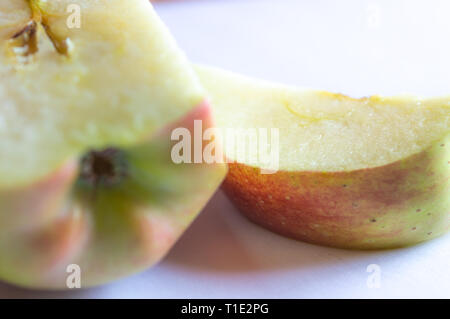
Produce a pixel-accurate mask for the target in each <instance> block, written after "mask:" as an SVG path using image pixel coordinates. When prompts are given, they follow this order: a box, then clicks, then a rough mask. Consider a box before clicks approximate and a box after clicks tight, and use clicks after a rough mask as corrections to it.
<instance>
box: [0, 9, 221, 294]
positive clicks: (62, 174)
mask: <svg viewBox="0 0 450 319" xmlns="http://www.w3.org/2000/svg"><path fill="white" fill-rule="evenodd" d="M74 4H75V5H78V6H79V8H80V9H81V11H80V13H81V23H82V26H81V28H76V27H75V28H70V27H68V24H67V23H66V22H67V20H68V18H69V15H70V14H73V13H68V11H67V6H68V5H74ZM0 101H1V105H2V107H1V111H0V118H1V119H2V121H1V123H2V124H1V125H0V135H1V139H0V144H1V147H0V174H1V175H2V179H1V180H0V227H1V231H0V279H2V280H5V281H7V282H10V283H13V284H16V285H20V286H25V287H32V288H48V289H65V288H68V287H70V285H68V282H69V281H70V280H71V278H72V277H71V276H70V275H71V274H75V273H72V272H73V269H77V267H79V268H78V269H79V270H80V273H79V275H80V277H79V278H80V284H81V287H89V286H94V285H99V284H104V283H107V282H109V281H112V280H114V279H117V278H121V277H123V276H126V275H130V274H132V273H135V272H138V271H142V270H144V269H146V268H147V267H149V266H151V265H153V264H154V263H156V262H158V261H159V260H161V258H162V257H163V256H164V255H165V254H166V253H167V251H168V250H169V249H170V247H171V246H172V245H173V244H174V243H175V241H176V240H177V239H178V238H179V236H180V235H181V233H182V232H183V231H184V229H186V227H188V225H189V224H190V223H191V222H192V220H193V219H194V218H195V217H196V215H197V214H198V213H199V212H200V210H201V209H202V207H203V206H204V205H205V204H206V202H207V201H208V200H209V198H210V197H211V196H212V194H213V193H214V192H215V190H216V188H217V187H218V186H219V185H220V183H221V181H222V179H223V177H224V176H225V173H226V167H225V166H224V165H223V164H206V163H204V162H202V163H198V164H195V165H194V164H175V163H174V162H173V161H172V159H171V149H172V147H173V145H174V143H175V142H173V141H172V140H171V132H172V130H174V129H175V128H185V129H187V130H188V131H190V132H193V130H194V121H195V120H201V121H202V124H203V125H202V127H203V129H207V128H208V127H211V126H212V125H213V122H212V115H211V109H210V106H209V104H208V103H207V102H206V100H205V93H204V91H203V89H202V87H201V85H200V82H199V81H198V79H197V77H196V76H195V73H194V72H193V70H192V68H191V66H190V65H189V63H188V62H187V61H186V59H185V57H184V55H183V53H182V52H180V50H179V49H178V48H177V46H176V44H175V42H174V40H173V39H172V37H171V35H170V34H169V32H168V31H167V29H166V28H165V27H164V25H163V24H162V23H161V21H160V20H159V18H158V17H157V16H156V14H155V13H154V11H153V9H152V7H151V5H150V3H149V2H148V1H147V0H127V1H122V0H109V1H107V0H100V1H87V0H76V1H73V0H70V1H69V0H67V1H65V0H63V1H41V0H30V1H25V0H24V1H17V0H10V1H2V3H1V4H0ZM192 135H194V134H192ZM74 265H75V266H76V267H75V268H74ZM69 284H70V282H69Z"/></svg>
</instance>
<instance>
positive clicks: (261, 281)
mask: <svg viewBox="0 0 450 319" xmlns="http://www.w3.org/2000/svg"><path fill="white" fill-rule="evenodd" d="M156 9H157V11H158V12H159V14H160V15H161V17H162V19H163V20H164V21H165V22H166V23H167V24H168V26H169V28H170V29H171V30H172V32H173V33H174V35H175V36H176V37H177V40H178V42H179V45H180V46H181V47H182V48H183V49H184V50H185V51H186V53H187V55H188V56H189V58H190V59H192V60H193V61H195V62H200V63H208V64H214V65H217V66H221V67H224V68H227V69H230V70H233V71H238V72H241V73H244V74H248V75H253V76H257V77H261V78H264V79H267V80H274V81H279V82H284V83H287V84H294V85H300V86H310V87H316V88H322V89H327V90H330V91H335V92H341V93H346V94H350V95H352V96H355V97H357V96H365V95H371V94H397V93H405V92H410V93H415V94H420V95H441V94H450V2H449V1H445V0H442V1H430V0H427V1H425V0H424V1H412V0H405V1H400V0H386V1H380V0H377V1H366V0H364V1H361V0H340V1H337V0H319V1H317V0H315V1H313V0H309V1H307V0H303V1H302V0H203V1H201V0H184V1H173V2H169V3H162V4H158V5H157V6H156ZM370 264H377V265H379V266H380V268H381V287H380V288H378V289H370V288H368V286H367V283H366V282H367V278H368V276H369V275H370V274H369V273H367V272H366V269H367V266H368V265H370ZM449 269H450V235H447V236H444V237H441V238H438V239H436V240H433V241H431V242H428V243H425V244H421V245H418V246H415V247H409V248H405V249H398V250H390V251H376V252H361V251H346V250H339V249H331V248H324V247H319V246H314V245H309V244H305V243H301V242H297V241H294V240H290V239H286V238H283V237H281V236H278V235H275V234H272V233H270V232H268V231H266V230H264V229H262V228H259V227H257V226H255V225H253V224H251V223H250V222H248V221H247V220H246V219H245V218H243V217H242V216H241V215H239V213H238V212H237V211H236V210H235V209H234V208H233V207H232V206H231V204H230V202H229V201H228V200H227V199H226V197H225V196H224V195H223V194H222V193H221V192H219V193H218V194H217V195H216V196H215V197H214V198H213V199H212V200H211V202H210V203H209V205H208V206H207V207H206V209H205V210H204V211H203V212H202V213H201V215H200V216H199V218H198V219H197V220H196V221H195V222H194V224H193V225H192V227H191V228H189V230H188V231H187V232H186V233H185V235H184V236H183V237H182V238H181V239H180V240H179V242H178V243H177V245H176V246H175V247H174V249H173V250H172V251H171V252H170V253H169V255H168V256H167V257H166V258H165V260H164V261H163V262H161V263H160V264H159V265H157V266H156V267H154V268H152V269H149V270H148V271H146V272H144V273H141V274H138V275H135V276H132V277H129V278H126V279H123V280H121V281H118V282H115V283H113V284H110V285H106V286H103V287H100V288H95V289H89V290H78V291H70V292H36V291H27V290H22V289H18V288H15V287H11V286H8V285H5V284H0V298H7V297H25V298H27V297H29V298H35V297H45V298H52V297H62V298H80V297H87V298H110V297H111V298H141V297H143V298H169V297H170V298H216V297H220V298H278V297H280V298H291V297H292V298H320V297H322V298H348V297H351V298H380V297H384V298H397V297H406V298H408V297H424V298H429V297H436V298H450V272H449Z"/></svg>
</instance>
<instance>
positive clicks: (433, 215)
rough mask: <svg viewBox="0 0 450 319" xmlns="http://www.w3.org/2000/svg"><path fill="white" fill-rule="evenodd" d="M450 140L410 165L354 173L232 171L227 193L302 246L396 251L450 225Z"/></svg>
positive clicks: (234, 167) (251, 216) (249, 214)
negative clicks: (299, 242)
mask: <svg viewBox="0 0 450 319" xmlns="http://www.w3.org/2000/svg"><path fill="white" fill-rule="evenodd" d="M449 137H450V135H447V136H446V137H445V138H444V139H442V140H441V141H439V142H436V143H434V144H433V146H431V147H430V148H429V149H427V150H426V151H423V152H421V153H418V154H415V155H412V156H410V157H408V158H406V159H404V160H400V161H398V162H394V163H391V164H389V165H386V166H380V167H375V168H369V169H361V170H356V171H348V172H333V173H331V172H328V173H327V172H287V171H279V172H277V173H275V174H273V175H263V174H260V171H259V169H258V168H255V167H250V166H247V165H244V164H240V163H233V164H231V165H230V166H229V173H228V175H227V177H226V180H225V182H224V184H223V188H224V190H225V192H226V193H227V195H228V196H229V198H230V199H231V201H232V202H233V203H234V205H235V206H236V207H237V208H238V209H239V210H240V211H241V212H242V213H243V214H244V215H245V216H247V217H248V219H250V220H251V221H253V222H254V223H256V224H259V225H261V226H263V227H265V228H267V229H270V230H272V231H274V232H277V233H279V234H281V235H284V236H288V237H291V238H295V239H298V240H301V241H305V242H309V243H314V244H320V245H326V246H332V247H339V248H350V249H380V248H395V247H401V246H408V245H412V244H416V243H419V242H422V241H425V240H428V239H431V238H435V237H437V236H439V235H442V234H443V233H445V232H447V231H448V230H449V228H450V185H449V176H450V138H449Z"/></svg>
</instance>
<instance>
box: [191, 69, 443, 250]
mask: <svg viewBox="0 0 450 319" xmlns="http://www.w3.org/2000/svg"><path fill="white" fill-rule="evenodd" d="M197 73H198V74H199V76H200V79H201V81H202V83H203V84H204V86H205V87H206V88H207V90H208V91H209V94H210V96H211V100H212V105H213V106H214V109H215V113H216V116H217V122H218V123H217V125H218V127H219V128H232V129H234V130H237V129H249V128H267V129H270V128H277V129H279V140H276V139H275V143H277V142H279V143H278V144H279V145H275V144H274V142H272V143H271V142H270V139H267V140H268V144H270V145H269V146H270V147H272V148H274V147H275V149H278V151H279V163H277V162H276V161H274V163H275V164H278V167H275V169H278V171H277V172H276V173H274V174H262V169H266V170H267V163H261V162H260V161H259V157H258V156H253V157H251V156H246V154H243V152H244V153H245V152H247V155H249V154H250V153H251V150H252V147H253V146H254V145H252V144H251V143H248V142H247V143H246V145H247V146H246V147H244V148H242V149H241V150H240V151H239V150H237V151H236V150H235V149H232V148H231V147H230V146H229V145H233V143H228V142H229V141H228V140H226V138H225V140H226V141H225V143H224V149H225V155H226V156H227V160H228V161H230V162H232V163H231V164H230V168H229V173H228V176H227V177H226V180H225V182H224V189H225V191H226V193H227V194H228V195H229V197H230V198H231V200H232V201H233V202H234V204H235V205H236V206H237V207H238V208H239V209H240V210H241V211H242V212H243V213H244V214H245V215H246V216H247V217H248V218H249V219H250V220H252V221H254V222H255V223H258V224H260V225H262V226H264V227H267V228H268V229H271V230H273V231H275V232H278V233H280V234H283V235H286V236H289V237H293V238H296V239H300V240H304V241H307V242H311V243H317V244H322V245H328V246H335V247H346V248H357V249H372V248H390V247H399V246H405V245H411V244H415V243H418V242H421V241H424V240H427V239H430V238H434V237H436V236H439V235H441V234H443V233H444V232H446V231H447V230H449V227H450V185H449V183H450V182H449V177H450V97H442V98H433V99H421V98H417V97H412V96H399V97H388V98H383V97H379V96H373V97H369V98H361V99H354V98H350V97H347V96H344V95H340V94H333V93H328V92H323V91H315V90H309V89H296V88H290V87H284V86H282V85H277V84H272V83H267V82H263V81H258V80H253V79H250V78H246V77H243V76H239V75H236V74H232V73H229V72H225V71H221V70H218V69H212V68H207V67H201V66H199V67H197ZM244 138H246V137H245V136H243V137H241V140H242V139H244ZM262 142H263V143H265V142H266V140H265V139H264V140H263V141H262ZM234 145H236V143H234ZM253 149H255V148H253ZM258 151H259V150H258ZM242 155H244V156H242ZM250 155H251V154H250ZM257 155H261V154H257ZM277 155H278V154H277ZM255 158H256V161H255ZM272 169H274V167H272ZM263 173H264V172H263Z"/></svg>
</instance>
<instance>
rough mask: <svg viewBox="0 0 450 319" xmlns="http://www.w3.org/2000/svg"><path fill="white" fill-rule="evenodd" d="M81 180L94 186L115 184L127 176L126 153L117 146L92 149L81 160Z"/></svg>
mask: <svg viewBox="0 0 450 319" xmlns="http://www.w3.org/2000/svg"><path fill="white" fill-rule="evenodd" d="M80 168H81V172H80V177H79V179H80V181H81V182H82V183H83V184H85V185H86V184H87V185H88V186H91V187H93V188H97V187H99V186H115V185H118V184H119V183H120V182H122V181H123V180H124V179H125V178H126V177H127V175H128V174H127V171H128V170H127V161H126V159H125V153H124V152H123V151H121V150H119V149H117V148H113V147H109V148H105V149H103V150H91V151H89V152H88V153H86V154H85V155H84V156H83V157H82V158H81V161H80Z"/></svg>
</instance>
